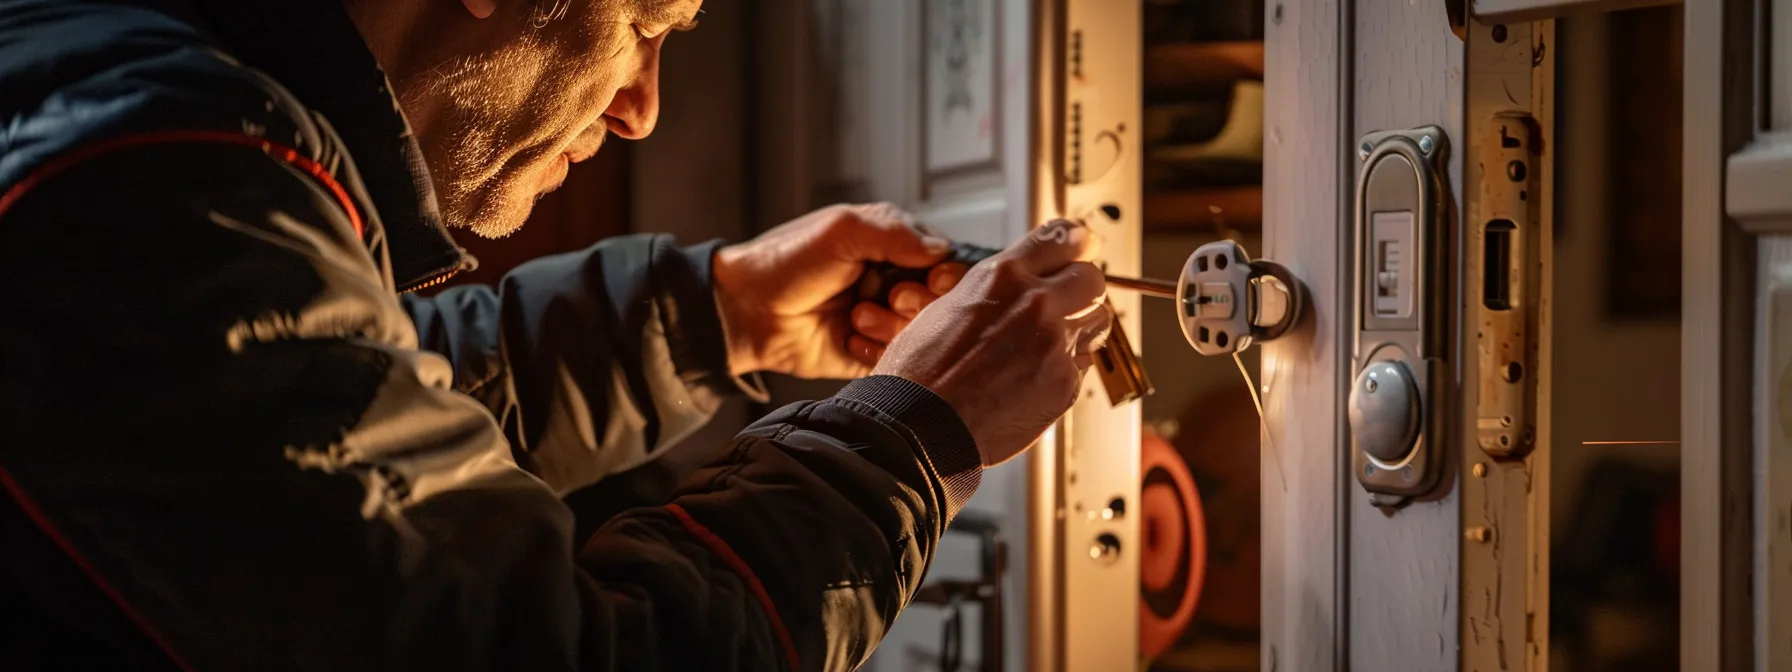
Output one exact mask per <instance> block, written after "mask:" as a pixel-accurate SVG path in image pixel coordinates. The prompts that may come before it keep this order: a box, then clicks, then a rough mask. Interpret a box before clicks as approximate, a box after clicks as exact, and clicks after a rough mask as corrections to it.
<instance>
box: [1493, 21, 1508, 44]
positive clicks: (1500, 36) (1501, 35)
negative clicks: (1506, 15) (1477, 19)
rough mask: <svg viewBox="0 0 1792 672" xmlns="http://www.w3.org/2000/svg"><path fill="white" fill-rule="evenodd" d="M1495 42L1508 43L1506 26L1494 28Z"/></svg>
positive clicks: (1500, 25)
mask: <svg viewBox="0 0 1792 672" xmlns="http://www.w3.org/2000/svg"><path fill="white" fill-rule="evenodd" d="M1493 41H1495V42H1500V43H1504V42H1505V41H1506V24H1503V23H1502V24H1499V25H1496V26H1494V27H1493Z"/></svg>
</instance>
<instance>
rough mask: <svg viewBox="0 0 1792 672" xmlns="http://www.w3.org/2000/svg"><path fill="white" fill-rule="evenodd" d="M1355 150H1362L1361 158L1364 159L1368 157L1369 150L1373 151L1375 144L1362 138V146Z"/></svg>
mask: <svg viewBox="0 0 1792 672" xmlns="http://www.w3.org/2000/svg"><path fill="white" fill-rule="evenodd" d="M1357 150H1358V151H1360V152H1362V153H1363V158H1365V159H1366V158H1369V152H1373V151H1375V145H1374V144H1372V143H1370V142H1369V141H1368V140H1364V141H1363V146H1361V147H1358V148H1357Z"/></svg>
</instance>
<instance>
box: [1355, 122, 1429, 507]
mask: <svg viewBox="0 0 1792 672" xmlns="http://www.w3.org/2000/svg"><path fill="white" fill-rule="evenodd" d="M1448 151H1449V143H1448V139H1447V137H1446V136H1445V135H1444V132H1443V129H1441V128H1438V127H1435V126H1428V127H1423V128H1417V129H1411V130H1401V131H1383V132H1378V133H1371V134H1369V135H1367V136H1365V137H1364V138H1363V139H1362V141H1361V142H1360V143H1359V145H1358V157H1359V158H1360V159H1361V160H1362V166H1361V170H1360V172H1359V174H1358V180H1357V194H1356V196H1357V198H1356V212H1355V216H1354V222H1353V229H1354V231H1353V232H1354V234H1355V235H1354V241H1355V265H1354V268H1355V271H1356V272H1355V276H1356V277H1355V282H1354V283H1353V292H1352V294H1353V301H1352V304H1353V305H1352V311H1351V314H1352V321H1353V323H1354V327H1355V329H1354V332H1355V339H1354V343H1353V346H1354V352H1353V355H1354V356H1353V358H1352V371H1351V380H1350V389H1349V390H1348V392H1347V394H1346V395H1345V398H1346V404H1347V408H1346V416H1347V418H1348V419H1349V423H1350V450H1351V464H1352V467H1353V471H1354V472H1355V473H1356V478H1357V481H1358V482H1359V483H1361V484H1362V486H1363V487H1364V489H1366V490H1367V491H1368V492H1369V493H1370V495H1371V497H1372V498H1373V499H1374V501H1375V502H1376V503H1377V504H1380V505H1385V506H1395V505H1399V504H1401V503H1403V502H1404V501H1406V500H1408V499H1410V498H1413V497H1417V496H1421V495H1423V494H1425V493H1427V492H1429V491H1430V490H1432V489H1433V488H1434V487H1435V486H1436V485H1437V483H1438V480H1439V477H1440V475H1441V474H1442V471H1443V462H1444V452H1443V450H1444V446H1443V443H1444V440H1443V439H1444V437H1445V436H1446V434H1445V432H1446V431H1447V422H1448V418H1449V413H1448V412H1447V410H1446V409H1447V408H1448V405H1447V404H1448V399H1447V397H1448V394H1449V380H1450V369H1449V366H1448V352H1449V337H1450V317H1449V316H1450V304H1449V302H1448V300H1449V297H1450V296H1451V294H1450V291H1449V289H1450V278H1449V276H1448V273H1447V272H1446V271H1447V269H1448V268H1449V264H1448V260H1449V250H1450V249H1451V248H1450V242H1451V241H1450V236H1449V217H1450V213H1449V211H1448V209H1447V207H1446V205H1445V204H1447V203H1449V202H1450V200H1449V198H1448V192H1447V190H1448V186H1447V182H1446V181H1445V177H1444V176H1445V171H1444V165H1445V163H1444V161H1445V160H1446V157H1447V155H1448Z"/></svg>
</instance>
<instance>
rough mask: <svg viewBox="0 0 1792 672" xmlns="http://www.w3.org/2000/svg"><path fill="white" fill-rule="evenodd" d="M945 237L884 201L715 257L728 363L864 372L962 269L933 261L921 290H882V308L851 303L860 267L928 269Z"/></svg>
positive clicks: (821, 374)
mask: <svg viewBox="0 0 1792 672" xmlns="http://www.w3.org/2000/svg"><path fill="white" fill-rule="evenodd" d="M949 245H950V243H949V242H948V241H946V240H945V239H943V238H939V237H937V236H933V235H929V234H928V233H927V232H925V231H923V230H922V229H921V228H920V227H919V226H917V225H915V223H914V221H913V218H911V217H910V216H909V215H908V214H907V213H905V212H903V211H901V210H900V209H898V208H896V207H895V206H893V205H889V204H887V203H883V204H874V205H836V206H833V207H828V208H823V209H821V210H817V211H815V212H812V213H809V214H808V215H804V216H803V217H801V218H799V219H796V220H794V221H791V222H789V223H786V224H784V225H782V226H779V227H778V228H775V229H772V230H770V231H767V232H765V233H764V234H763V235H760V236H759V237H758V238H755V239H753V240H751V241H748V242H745V243H741V244H739V245H730V246H728V247H724V248H722V249H721V250H720V251H718V252H717V253H716V258H715V266H714V271H713V272H714V278H715V287H716V306H717V310H718V312H720V313H721V317H722V324H723V328H724V330H726V331H727V333H728V361H729V368H730V369H732V370H733V372H734V373H735V374H744V373H751V372H755V371H770V372H775V373H784V374H789V375H792V376H797V377H800V378H835V379H846V378H857V377H860V376H863V375H865V374H866V373H868V372H870V370H871V367H872V366H873V365H875V364H876V363H877V360H878V357H880V356H882V354H883V351H884V346H885V344H887V343H889V342H890V340H891V339H892V338H895V336H896V334H897V333H898V332H900V331H902V329H903V328H904V327H906V326H907V325H908V323H909V320H910V319H913V318H914V317H915V315H916V314H918V313H920V312H921V309H923V308H925V307H927V305H928V304H931V303H932V302H933V301H934V300H936V299H938V298H939V296H940V295H942V294H945V293H946V292H947V291H949V290H951V289H952V286H953V285H956V284H957V283H958V280H959V278H961V277H963V276H964V274H965V270H966V269H965V268H964V267H963V266H962V265H960V264H940V265H939V266H937V267H934V268H933V269H932V271H931V272H930V273H929V275H928V286H926V287H923V286H921V284H920V283H913V282H907V283H902V284H899V285H897V286H896V287H895V288H893V289H892V291H891V293H890V306H891V307H890V308H889V309H885V308H884V307H882V306H879V305H876V304H872V303H859V304H858V305H854V303H855V301H856V299H855V298H854V297H853V296H852V295H851V293H850V292H847V291H846V290H848V289H850V288H851V287H852V286H853V284H854V283H856V282H857V281H858V279H859V276H860V275H861V274H862V273H863V272H864V270H865V264H866V263H870V262H880V261H887V262H890V263H892V264H896V265H897V266H902V267H905V268H927V267H929V266H934V264H936V263H938V262H939V261H940V259H941V258H942V257H944V256H945V254H946V251H947V247H948V246H949Z"/></svg>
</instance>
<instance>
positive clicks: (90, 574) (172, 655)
mask: <svg viewBox="0 0 1792 672" xmlns="http://www.w3.org/2000/svg"><path fill="white" fill-rule="evenodd" d="M0 485H4V486H5V487H6V493H7V494H9V495H11V496H12V499H13V501H15V502H18V503H19V508H20V509H22V510H24V512H25V515H26V516H27V517H29V518H31V522H32V523H34V524H36V525H37V527H38V529H41V530H43V531H44V534H45V535H48V536H49V537H50V540H51V541H54V542H56V546H58V547H59V548H61V549H62V552H63V553H64V554H66V555H67V556H68V558H69V559H70V560H73V561H74V563H75V566H76V567H79V568H80V569H81V573H82V574H86V575H87V579H88V580H90V581H92V582H93V583H94V585H96V586H99V589H100V591H101V592H103V593H105V594H106V597H107V599H110V600H112V603H113V604H115V605H117V606H118V608H119V609H121V610H123V611H124V615H125V616H126V617H128V618H130V619H131V622H132V623H135V624H137V627H138V628H139V629H141V630H143V634H146V635H149V638H150V639H151V640H152V641H154V642H155V643H156V646H158V647H161V649H162V652H163V653H166V654H168V658H169V659H171V660H173V661H174V665H175V667H179V668H180V669H182V670H186V672H193V666H192V665H189V664H187V659H186V658H184V657H182V656H181V655H180V651H178V650H176V649H175V648H174V644H172V643H170V642H169V641H168V638H166V637H163V636H162V633H161V631H159V630H157V629H156V628H155V626H153V625H151V624H150V623H149V619H148V618H145V617H144V616H143V614H142V613H141V612H139V611H137V608H136V607H133V606H131V603H130V602H129V601H128V600H126V599H124V594H123V593H120V592H118V589H117V588H114V587H112V584H111V583H110V582H108V581H106V579H105V577H103V576H101V575H100V572H99V570H98V569H96V568H94V566H93V563H90V562H88V561H87V558H86V556H83V555H81V552H80V551H78V550H75V544H74V542H71V541H69V539H68V537H66V536H63V534H62V531H61V530H59V529H57V528H56V525H55V524H54V523H51V522H50V517H49V516H47V515H44V512H43V509H40V508H38V507H37V502H35V501H32V499H31V496H30V495H27V494H25V488H23V487H21V486H20V485H19V482H18V481H17V480H14V479H13V477H12V473H11V472H9V471H7V470H6V467H4V466H0Z"/></svg>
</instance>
